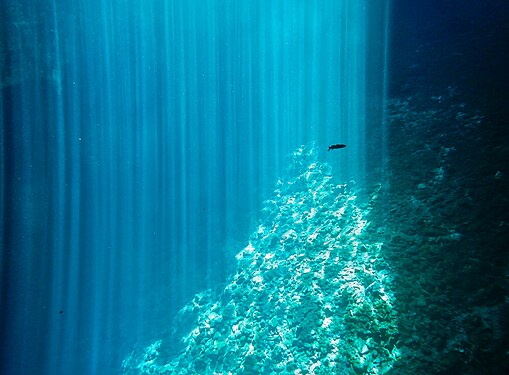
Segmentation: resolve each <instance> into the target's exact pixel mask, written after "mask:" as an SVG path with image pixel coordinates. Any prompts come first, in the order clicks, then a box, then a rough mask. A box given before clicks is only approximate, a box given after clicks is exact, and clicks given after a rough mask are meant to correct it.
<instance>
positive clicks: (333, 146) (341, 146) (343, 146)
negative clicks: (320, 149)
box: [327, 144, 346, 151]
mask: <svg viewBox="0 0 509 375" xmlns="http://www.w3.org/2000/svg"><path fill="white" fill-rule="evenodd" d="M345 147H346V145H342V144H337V145H331V146H329V149H328V150H327V151H330V150H336V149H338V148H345Z"/></svg>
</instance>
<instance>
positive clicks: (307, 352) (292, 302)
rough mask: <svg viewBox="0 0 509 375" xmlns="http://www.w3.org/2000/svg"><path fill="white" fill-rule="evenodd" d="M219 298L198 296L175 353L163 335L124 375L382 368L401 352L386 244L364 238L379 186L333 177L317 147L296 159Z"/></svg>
mask: <svg viewBox="0 0 509 375" xmlns="http://www.w3.org/2000/svg"><path fill="white" fill-rule="evenodd" d="M288 176H289V177H288V178H287V179H285V180H280V181H278V183H277V187H276V190H275V192H274V194H273V197H272V199H270V200H268V201H267V202H266V203H265V206H264V208H263V215H262V220H261V222H260V224H259V226H258V228H257V230H256V231H255V232H254V233H253V234H252V235H251V237H250V239H249V244H248V245H247V246H246V247H245V248H244V249H243V250H242V251H240V252H239V253H238V254H237V256H236V258H237V270H236V273H235V274H234V275H233V276H232V277H231V278H230V280H229V282H228V283H227V285H226V286H225V287H224V289H223V290H222V292H221V293H219V295H218V296H217V298H211V297H210V295H205V294H204V295H197V296H196V298H195V299H194V300H193V301H192V302H191V303H190V304H189V305H187V306H186V307H185V308H184V309H183V311H182V314H186V313H192V314H194V316H195V318H194V323H193V325H194V327H193V328H192V329H190V330H189V332H188V334H187V335H186V336H185V337H184V338H183V345H184V346H183V348H182V350H181V352H180V354H178V355H173V356H165V355H164V353H163V352H164V350H162V347H163V346H164V343H163V341H157V342H155V343H153V344H152V345H150V346H149V347H147V348H145V349H144V350H142V351H141V352H140V353H133V354H132V355H131V356H130V357H129V358H127V359H126V360H125V361H124V364H123V365H124V366H123V367H124V373H126V374H245V375H247V374H384V373H387V371H388V370H390V369H391V368H392V367H393V365H394V363H395V362H396V361H397V360H398V358H399V355H400V354H399V350H398V348H397V347H396V345H395V344H396V339H397V316H396V312H395V309H394V307H393V304H394V301H393V300H394V297H393V294H392V292H391V290H392V287H391V276H390V270H389V268H388V265H387V263H386V262H385V261H384V258H383V256H382V253H381V252H382V245H383V244H382V243H381V242H377V241H376V240H374V239H373V236H371V237H368V236H367V235H366V234H365V232H366V231H365V229H366V228H368V227H369V225H370V222H369V213H370V210H371V207H372V204H373V202H374V201H375V200H376V198H377V189H375V191H374V192H373V193H372V194H370V196H369V197H367V198H364V199H361V198H360V197H358V196H357V195H356V190H355V186H350V185H335V184H334V182H333V180H332V177H331V170H330V167H329V166H328V165H326V164H323V163H320V162H319V161H318V160H317V157H316V151H315V149H314V148H313V147H305V146H303V147H301V148H300V149H298V150H297V151H296V152H295V153H294V154H293V157H292V163H291V166H290V168H289V171H288ZM378 188H379V186H378Z"/></svg>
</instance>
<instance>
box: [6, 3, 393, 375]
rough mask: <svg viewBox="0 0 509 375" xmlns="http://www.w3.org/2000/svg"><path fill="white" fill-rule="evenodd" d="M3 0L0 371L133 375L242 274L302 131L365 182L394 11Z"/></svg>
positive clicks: (304, 138)
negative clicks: (264, 209)
mask: <svg viewBox="0 0 509 375" xmlns="http://www.w3.org/2000/svg"><path fill="white" fill-rule="evenodd" d="M3 7H4V21H3V22H2V33H3V44H2V58H3V60H2V90H1V92H0V95H1V97H0V99H1V103H2V106H1V114H2V116H1V117H0V118H1V119H2V120H1V121H2V128H3V131H2V133H1V135H2V138H1V145H2V181H3V182H2V189H3V191H2V192H3V194H2V208H3V209H2V215H3V216H2V222H3V231H2V244H3V245H2V279H1V280H2V281H1V287H2V312H1V316H2V319H1V321H2V331H1V332H2V360H1V369H2V373H6V374H7V373H9V374H34V373H37V374H71V373H73V374H92V373H103V374H105V373H114V372H115V371H117V372H118V371H120V364H121V361H122V359H123V358H124V357H125V356H126V355H127V354H128V353H129V352H130V351H131V350H132V348H133V347H134V346H135V345H144V344H146V343H149V342H150V340H152V339H153V338H156V337H158V336H160V335H161V332H164V331H165V330H167V329H168V326H169V322H170V321H171V318H172V316H174V315H175V313H176V312H177V311H178V310H179V309H180V308H182V307H183V306H184V305H185V304H186V303H187V302H188V301H189V300H190V299H191V298H192V296H193V294H194V293H197V292H199V291H201V290H204V289H206V288H209V287H214V286H216V285H217V284H218V283H220V282H223V281H224V280H226V278H227V276H228V275H229V274H231V271H232V267H233V264H234V255H235V254H236V252H238V251H239V249H241V248H242V247H243V246H244V245H245V241H246V240H247V237H248V236H249V231H250V230H251V229H252V227H253V225H256V222H257V218H258V216H259V210H260V207H261V204H262V202H263V200H264V199H265V198H267V196H268V194H269V193H270V192H271V191H272V189H273V188H274V186H275V183H276V181H277V178H278V177H279V176H281V175H282V173H283V171H284V168H285V167H286V164H287V162H288V158H287V155H288V154H290V153H291V152H293V151H294V150H295V149H296V148H297V147H299V146H300V145H301V144H306V143H310V142H316V144H317V145H318V147H319V150H320V152H322V154H323V157H329V158H330V159H331V160H332V161H333V166H334V168H335V170H336V172H337V175H338V177H339V181H341V180H350V179H358V178H359V179H362V178H364V177H363V176H364V175H365V164H366V160H365V158H366V156H365V153H364V151H363V149H364V142H365V140H364V137H365V133H364V130H365V127H366V124H367V115H366V107H367V103H366V101H367V97H368V95H373V96H374V97H375V99H374V100H375V101H376V103H373V104H374V106H375V107H376V110H375V111H374V113H375V116H379V117H380V118H381V116H382V110H381V108H382V99H383V79H384V74H383V69H384V47H383V44H384V38H385V36H384V34H383V33H378V32H374V31H373V28H370V27H369V25H370V24H372V25H375V26H376V27H378V28H380V29H381V30H383V29H384V22H385V14H384V11H385V9H384V7H383V6H377V7H375V6H371V5H369V4H367V2H365V1H360V2H350V1H306V2H304V1H302V2H301V1H280V2H272V1H252V2H251V1H249V2H241V3H238V2H229V1H220V0H210V1H186V2H181V1H144V2H134V1H97V0H92V1H73V2H64V1H57V0H53V1H48V2H42V3H37V4H33V3H32V2H28V1H27V2H24V1H6V2H4V4H3ZM375 31H376V30H375ZM368 44H372V45H376V46H377V49H376V50H372V51H371V52H370V53H368V52H367V50H366V46H367V45H368ZM372 52H376V53H375V54H374V55H373V53H372ZM331 143H346V144H347V145H348V149H349V152H348V153H339V152H338V153H336V154H333V155H331V154H326V150H327V147H328V146H329V144H331Z"/></svg>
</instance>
